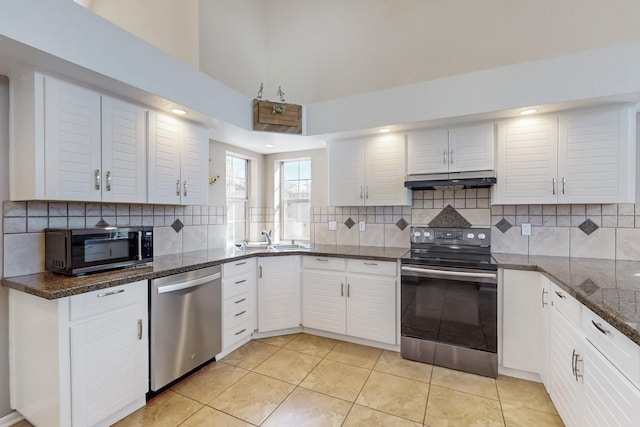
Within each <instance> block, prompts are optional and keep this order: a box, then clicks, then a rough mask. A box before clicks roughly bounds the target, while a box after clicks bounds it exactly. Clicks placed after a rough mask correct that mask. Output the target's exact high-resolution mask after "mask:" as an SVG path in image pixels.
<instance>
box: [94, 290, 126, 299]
mask: <svg viewBox="0 0 640 427" xmlns="http://www.w3.org/2000/svg"><path fill="white" fill-rule="evenodd" d="M123 292H124V289H118V290H117V291H111V292H105V293H104V294H98V298H102V297H108V296H111V295H115V294H121V293H123Z"/></svg>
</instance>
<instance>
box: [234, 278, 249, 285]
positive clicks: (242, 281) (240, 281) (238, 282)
mask: <svg viewBox="0 0 640 427" xmlns="http://www.w3.org/2000/svg"><path fill="white" fill-rule="evenodd" d="M246 281H247V280H246V279H244V280H238V281H237V282H236V285H239V284H240V283H244V282H246Z"/></svg>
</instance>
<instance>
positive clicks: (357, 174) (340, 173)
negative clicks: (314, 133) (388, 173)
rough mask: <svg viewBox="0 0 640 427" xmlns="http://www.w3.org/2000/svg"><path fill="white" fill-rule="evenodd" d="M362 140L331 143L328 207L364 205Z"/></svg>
mask: <svg viewBox="0 0 640 427" xmlns="http://www.w3.org/2000/svg"><path fill="white" fill-rule="evenodd" d="M364 144H365V142H364V140H362V139H356V140H342V141H331V142H329V143H328V145H327V153H328V156H329V205H331V206H362V205H363V204H364V165H365V163H364Z"/></svg>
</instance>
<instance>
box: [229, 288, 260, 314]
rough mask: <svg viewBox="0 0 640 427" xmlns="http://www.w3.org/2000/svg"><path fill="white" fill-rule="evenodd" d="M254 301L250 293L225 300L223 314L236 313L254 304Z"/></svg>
mask: <svg viewBox="0 0 640 427" xmlns="http://www.w3.org/2000/svg"><path fill="white" fill-rule="evenodd" d="M252 303H253V300H252V298H251V293H250V292H243V293H241V294H238V295H234V296H233V297H231V298H227V299H225V300H224V304H223V308H222V313H223V314H225V315H226V314H228V313H231V312H235V311H237V310H239V309H241V308H245V307H246V306H247V305H249V304H252Z"/></svg>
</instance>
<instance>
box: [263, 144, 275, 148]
mask: <svg viewBox="0 0 640 427" xmlns="http://www.w3.org/2000/svg"><path fill="white" fill-rule="evenodd" d="M265 147H267V148H273V147H275V145H273V144H265Z"/></svg>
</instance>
